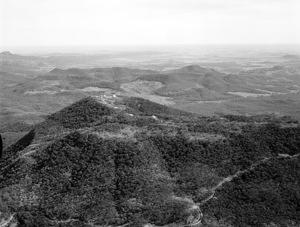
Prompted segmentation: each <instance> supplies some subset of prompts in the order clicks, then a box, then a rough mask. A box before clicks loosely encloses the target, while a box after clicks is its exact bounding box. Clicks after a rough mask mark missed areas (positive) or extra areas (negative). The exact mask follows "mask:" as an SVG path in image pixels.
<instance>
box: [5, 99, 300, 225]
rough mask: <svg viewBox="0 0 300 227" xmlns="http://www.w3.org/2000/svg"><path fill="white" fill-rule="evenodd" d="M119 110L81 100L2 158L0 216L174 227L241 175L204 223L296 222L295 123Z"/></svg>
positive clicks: (141, 106)
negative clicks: (230, 179)
mask: <svg viewBox="0 0 300 227" xmlns="http://www.w3.org/2000/svg"><path fill="white" fill-rule="evenodd" d="M118 104H119V105H124V106H125V107H126V108H125V109H124V108H123V109H121V110H118V109H117V110H116V109H113V108H111V107H108V106H105V105H103V104H100V103H99V102H98V101H96V100H95V99H92V98H87V99H84V100H81V101H80V102H78V103H75V104H73V105H71V106H70V107H67V108H65V109H63V110H62V111H60V112H58V113H55V114H52V115H51V116H50V117H49V118H48V119H47V120H46V121H45V122H44V123H42V124H39V125H37V126H36V127H35V130H32V131H30V132H29V133H28V134H27V135H26V136H25V137H24V138H23V139H21V140H20V141H19V142H17V143H16V144H15V145H13V146H11V147H9V148H7V149H6V150H5V152H7V153H6V154H10V155H8V156H9V157H10V158H7V159H6V160H4V159H3V160H2V161H0V167H1V171H0V199H1V200H0V201H3V202H2V204H3V205H2V207H0V209H1V211H2V212H3V211H5V212H7V213H15V214H16V215H15V217H16V219H17V221H18V223H19V224H20V225H21V226H91V225H92V224H93V225H113V226H117V225H122V224H126V223H130V224H131V226H142V225H143V224H146V223H153V224H156V225H165V224H168V223H179V225H181V226H182V225H184V224H186V223H187V220H189V219H191V216H193V215H194V214H193V212H196V210H195V208H192V207H195V206H196V205H195V204H196V203H199V204H202V202H203V201H204V200H205V199H206V198H208V197H209V196H210V195H211V193H212V192H213V188H214V187H215V186H216V185H218V184H219V182H221V181H222V180H223V179H224V178H226V177H228V176H234V175H235V174H236V173H238V172H241V171H242V173H243V174H241V175H240V176H238V177H236V178H234V179H233V180H232V181H231V182H227V183H225V184H224V185H223V186H222V187H220V188H218V189H216V194H215V196H216V197H217V198H218V199H217V200H216V199H211V200H209V201H208V202H206V203H204V204H202V205H201V207H200V208H201V209H202V212H203V213H204V220H203V222H206V223H207V225H208V226H209V220H210V219H215V220H217V222H218V221H220V222H222V221H223V222H224V220H225V223H226V224H228V225H229V224H232V225H234V226H247V225H248V226H263V225H264V224H270V223H272V222H273V223H275V224H281V225H283V224H285V223H287V222H295V223H299V222H300V220H299V201H300V197H299V193H298V192H299V190H300V185H299V180H298V179H299V177H300V176H299V173H300V168H299V167H300V166H299V158H296V156H295V157H294V156H293V155H297V154H298V153H299V151H300V127H299V126H295V122H294V121H290V122H288V121H287V120H284V119H275V118H274V116H272V117H271V118H270V119H269V118H268V117H266V116H265V117H257V119H259V120H258V121H256V120H255V119H256V118H254V117H250V119H247V118H245V117H240V118H239V117H230V116H229V115H228V116H226V117H224V118H219V117H210V118H208V117H201V116H197V115H192V114H186V113H183V112H181V111H179V112H177V110H174V109H169V108H167V107H165V106H161V105H159V104H154V103H151V102H150V101H146V100H142V99H139V98H129V99H124V100H123V102H122V103H118ZM132 113H134V114H132ZM152 115H155V116H157V118H153V116H152ZM32 140H34V144H35V146H37V147H35V146H33V147H31V146H29V147H28V145H29V144H31V143H32ZM292 156H293V157H294V158H291V157H292ZM263 160H266V161H263ZM196 207H197V206H196ZM196 216H197V215H196ZM193 217H194V216H193ZM68 220H69V222H68ZM63 222H65V224H63ZM89 223H90V224H89Z"/></svg>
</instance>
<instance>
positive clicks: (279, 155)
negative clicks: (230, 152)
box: [197, 153, 300, 206]
mask: <svg viewBox="0 0 300 227" xmlns="http://www.w3.org/2000/svg"><path fill="white" fill-rule="evenodd" d="M298 156H300V153H298V154H295V155H289V154H278V156H277V157H275V158H290V159H293V158H296V157H298ZM272 158H274V157H268V158H264V159H262V160H259V161H257V162H255V163H253V164H252V165H251V166H250V167H249V168H248V169H245V170H239V171H237V172H236V173H235V174H233V175H230V176H228V177H226V178H224V179H223V180H221V181H220V182H219V183H218V184H217V185H216V186H215V187H213V188H211V192H212V193H211V195H210V196H208V197H207V198H205V199H204V200H202V201H201V202H200V203H197V205H199V206H201V205H204V204H205V203H207V202H208V201H209V200H211V199H213V198H214V196H215V193H216V191H217V190H218V189H219V188H221V187H222V186H223V184H225V183H227V182H230V181H232V180H233V179H235V178H237V177H240V176H241V175H242V174H244V173H247V172H249V171H251V170H253V169H254V168H255V167H256V166H258V165H260V164H262V163H265V162H267V161H268V160H270V159H272Z"/></svg>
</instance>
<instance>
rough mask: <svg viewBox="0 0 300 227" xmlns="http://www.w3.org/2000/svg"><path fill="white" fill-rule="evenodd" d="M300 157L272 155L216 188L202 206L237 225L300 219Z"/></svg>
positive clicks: (259, 224)
mask: <svg viewBox="0 0 300 227" xmlns="http://www.w3.org/2000/svg"><path fill="white" fill-rule="evenodd" d="M299 178H300V159H299V158H295V159H284V158H281V159H275V158H274V159H271V160H270V161H268V162H266V163H263V164H261V165H259V166H258V167H257V168H255V169H254V170H251V171H249V172H247V173H245V174H243V175H242V176H241V177H239V178H237V179H236V180H234V181H232V183H230V184H226V185H224V187H223V188H222V189H221V190H220V191H218V192H217V194H216V197H217V198H218V199H217V200H211V202H209V203H207V204H206V205H205V206H204V207H203V209H204V211H205V212H207V213H209V214H210V215H212V216H215V217H216V218H218V219H224V218H225V219H227V221H228V222H230V223H232V224H233V225H234V226H265V225H264V224H265V223H271V222H273V223H278V224H280V226H287V224H289V223H290V224H291V223H293V222H294V223H299V221H300V212H299V205H300V204H299V201H300V194H299V188H300V183H299Z"/></svg>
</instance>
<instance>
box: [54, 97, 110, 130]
mask: <svg viewBox="0 0 300 227" xmlns="http://www.w3.org/2000/svg"><path fill="white" fill-rule="evenodd" d="M113 112H114V111H113V110H112V109H111V108H109V107H107V106H105V105H102V104H99V103H98V102H96V101H95V100H94V99H92V98H90V97H87V98H85V99H82V100H80V101H79V102H76V103H75V104H73V105H71V106H68V107H66V108H64V109H62V110H61V111H59V112H57V113H54V114H52V115H50V116H49V117H48V119H49V120H54V121H57V122H59V123H60V124H62V125H63V126H64V127H66V128H81V127H84V126H88V125H89V124H90V123H92V122H95V121H97V120H99V119H101V118H102V117H103V116H104V115H110V114H112V113H113Z"/></svg>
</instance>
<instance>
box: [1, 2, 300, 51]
mask: <svg viewBox="0 0 300 227" xmlns="http://www.w3.org/2000/svg"><path fill="white" fill-rule="evenodd" d="M0 8H1V10H0V18H1V23H0V26H1V28H0V33H1V34H0V49H1V50H7V49H10V48H12V47H15V49H16V47H18V48H19V49H21V48H20V47H22V48H23V49H26V48H27V49H28V48H29V47H36V48H38V47H51V48H52V49H53V48H54V47H58V46H59V47H64V46H65V47H66V46H67V47H74V46H76V47H78V46H101V47H111V46H117V47H122V46H131V47H132V46H138V47H140V46H152V47H155V46H166V45H167V46H172V45H262V44H266V45H275V44H293V43H295V44H300V41H299V40H300V25H299V21H300V14H299V11H300V1H297V0H259V1H258V0H252V1H250V0H243V1H241V0H227V1H224V0H185V1H184V2H183V1H180V0H128V1H121V0H110V1H104V0H85V1H83V0H77V1H74V0H73V1H71V0H60V1H58V0H51V1H50V0H43V1H39V0H25V1H17V0H9V1H8V0H0Z"/></svg>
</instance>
